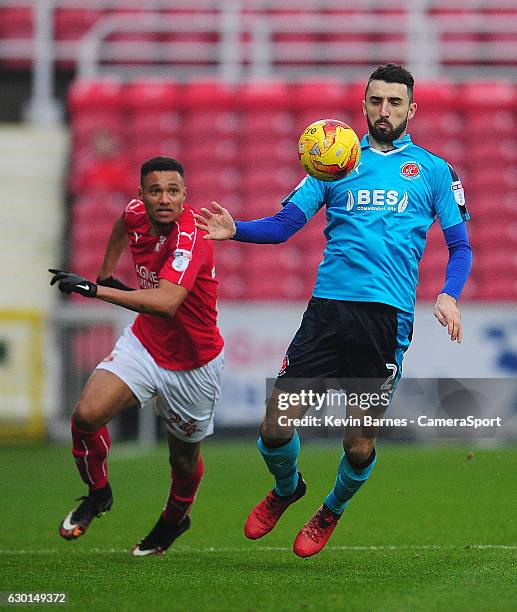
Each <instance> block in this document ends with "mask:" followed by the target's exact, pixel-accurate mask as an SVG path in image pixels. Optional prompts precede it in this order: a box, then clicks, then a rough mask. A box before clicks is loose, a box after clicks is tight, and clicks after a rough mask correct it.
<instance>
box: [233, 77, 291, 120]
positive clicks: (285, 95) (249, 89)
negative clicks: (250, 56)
mask: <svg viewBox="0 0 517 612" xmlns="http://www.w3.org/2000/svg"><path fill="white" fill-rule="evenodd" d="M292 98H293V88H292V86H290V85H289V84H288V83H287V82H285V81H278V80H264V81H251V82H248V83H245V84H244V85H243V86H242V87H241V89H240V92H239V105H240V107H241V109H242V110H244V111H255V110H257V111H258V110H262V111H275V112H276V111H280V110H286V109H287V110H289V109H290V108H291V104H292Z"/></svg>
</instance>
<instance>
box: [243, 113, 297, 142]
mask: <svg viewBox="0 0 517 612" xmlns="http://www.w3.org/2000/svg"><path fill="white" fill-rule="evenodd" d="M242 124H243V127H242V130H244V133H245V136H246V137H247V138H248V139H257V138H262V139H263V140H271V139H274V138H277V137H279V136H280V137H285V136H291V137H293V134H296V131H295V126H296V118H295V115H294V114H293V113H291V112H289V111H286V110H272V109H269V110H262V109H255V110H250V111H248V112H246V113H244V114H243V117H242ZM293 140H295V138H293ZM296 140H297V136H296Z"/></svg>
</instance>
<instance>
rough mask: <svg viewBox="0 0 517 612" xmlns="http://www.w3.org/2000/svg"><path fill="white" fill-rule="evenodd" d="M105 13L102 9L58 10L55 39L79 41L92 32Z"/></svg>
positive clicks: (56, 13)
mask: <svg viewBox="0 0 517 612" xmlns="http://www.w3.org/2000/svg"><path fill="white" fill-rule="evenodd" d="M104 14H105V11H104V10H102V9H100V10H96V9H68V8H56V9H55V11H54V38H55V39H56V40H77V39H79V38H81V37H82V36H84V34H85V33H86V32H88V30H90V29H91V28H92V27H93V26H94V25H95V22H96V21H97V19H99V17H102V16H103V15H104Z"/></svg>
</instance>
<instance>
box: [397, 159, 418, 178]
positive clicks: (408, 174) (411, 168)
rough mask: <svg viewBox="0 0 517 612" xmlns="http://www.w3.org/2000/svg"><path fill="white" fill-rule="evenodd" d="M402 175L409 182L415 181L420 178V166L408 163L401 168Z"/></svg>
mask: <svg viewBox="0 0 517 612" xmlns="http://www.w3.org/2000/svg"><path fill="white" fill-rule="evenodd" d="M400 175H401V176H402V177H403V178H405V179H408V180H409V181H413V180H415V179H417V178H418V177H419V176H420V166H419V165H418V164H417V163H416V162H406V163H405V164H402V166H401V167H400Z"/></svg>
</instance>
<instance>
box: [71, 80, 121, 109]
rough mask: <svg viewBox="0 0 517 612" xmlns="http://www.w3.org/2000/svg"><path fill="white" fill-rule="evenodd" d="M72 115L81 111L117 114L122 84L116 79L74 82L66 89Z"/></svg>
mask: <svg viewBox="0 0 517 612" xmlns="http://www.w3.org/2000/svg"><path fill="white" fill-rule="evenodd" d="M68 107H69V109H70V112H71V113H72V114H74V113H77V112H82V111H97V112H98V111H102V112H108V111H110V112H118V111H120V110H121V109H122V83H121V81H120V80H117V79H86V80H78V81H74V82H73V83H72V85H71V86H70V88H69V89H68Z"/></svg>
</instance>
